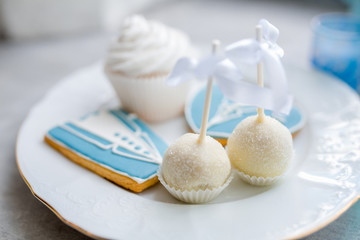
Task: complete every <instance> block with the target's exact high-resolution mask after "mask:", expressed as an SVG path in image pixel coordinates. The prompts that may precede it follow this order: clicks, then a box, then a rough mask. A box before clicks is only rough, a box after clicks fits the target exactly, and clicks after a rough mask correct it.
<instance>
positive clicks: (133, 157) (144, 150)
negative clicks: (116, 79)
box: [45, 110, 167, 192]
mask: <svg viewBox="0 0 360 240" xmlns="http://www.w3.org/2000/svg"><path fill="white" fill-rule="evenodd" d="M45 141H46V142H47V143H48V144H50V145H51V146H52V147H54V148H55V149H56V150H58V151H60V152H61V153H63V154H64V155H65V156H66V157H68V158H69V159H70V160H72V161H74V162H76V163H78V164H80V165H81V166H83V167H85V168H88V169H90V170H91V171H93V172H95V173H97V174H98V175H100V176H102V177H104V178H106V179H109V180H110V181H112V182H114V183H116V184H118V185H120V186H122V187H124V188H126V189H130V190H132V191H134V192H141V191H143V190H144V189H146V188H148V187H150V186H152V185H154V184H155V183H156V182H157V181H158V179H157V176H156V174H157V170H158V168H159V165H160V163H161V161H162V156H163V154H164V152H165V150H166V149H167V144H166V143H165V142H164V141H163V140H162V139H161V138H160V137H159V136H157V135H156V134H155V133H154V132H153V131H152V130H151V129H150V128H149V127H148V126H147V125H146V124H145V123H144V122H142V121H141V120H140V119H139V118H137V117H136V116H135V115H133V114H129V113H127V112H125V111H123V110H106V111H99V112H94V113H91V114H88V115H86V116H84V117H82V118H80V119H79V120H76V121H69V122H66V123H64V124H62V125H59V126H56V127H54V128H52V129H50V130H49V131H48V132H47V134H46V136H45Z"/></svg>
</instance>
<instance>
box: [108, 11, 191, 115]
mask: <svg viewBox="0 0 360 240" xmlns="http://www.w3.org/2000/svg"><path fill="white" fill-rule="evenodd" d="M194 53H195V51H194V49H193V48H192V47H191V46H190V42H189V40H188V38H187V36H186V35H185V34H184V33H182V32H180V31H179V30H175V29H173V28H169V27H166V26H165V25H163V24H161V23H159V22H155V21H147V20H146V19H145V18H144V17H142V16H139V15H134V16H131V17H128V18H126V19H125V20H124V22H123V24H122V28H121V33H120V36H119V37H118V38H117V40H116V41H115V42H114V43H113V44H112V45H111V46H110V49H109V51H108V56H107V60H106V63H105V73H106V75H107V76H108V78H109V80H110V82H111V83H112V85H113V87H114V89H115V91H116V93H117V95H118V97H119V99H120V101H121V104H122V107H123V108H124V109H126V110H128V111H130V112H134V113H136V114H137V115H138V116H139V117H140V118H142V119H143V120H145V121H149V122H157V121H163V120H167V119H170V118H173V117H176V116H178V115H180V114H181V113H182V112H183V108H184V103H185V99H186V96H187V93H188V90H189V83H185V84H181V85H179V86H178V87H169V86H167V84H166V82H165V81H166V77H167V76H168V74H169V73H170V72H171V70H172V68H173V67H174V65H175V63H176V61H177V60H178V59H179V58H181V57H191V56H193V55H194Z"/></svg>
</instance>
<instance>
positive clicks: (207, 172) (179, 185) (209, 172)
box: [158, 41, 231, 203]
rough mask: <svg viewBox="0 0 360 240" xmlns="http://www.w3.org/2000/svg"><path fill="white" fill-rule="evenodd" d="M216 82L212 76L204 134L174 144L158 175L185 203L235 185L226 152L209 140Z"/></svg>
mask: <svg viewBox="0 0 360 240" xmlns="http://www.w3.org/2000/svg"><path fill="white" fill-rule="evenodd" d="M218 45H219V42H218V41H214V42H213V54H215V52H216V49H217V48H218ZM213 66H214V65H213ZM213 66H212V67H210V68H209V69H210V70H212V68H213ZM213 81H214V78H213V77H212V75H209V80H208V84H207V93H206V98H205V105H204V112H203V119H202V125H201V130H200V134H193V133H188V134H185V135H183V136H181V137H180V138H178V139H177V140H176V141H175V142H173V143H172V144H171V145H170V146H169V148H168V149H167V150H166V152H165V154H164V158H163V162H162V165H161V168H160V171H159V174H158V177H159V180H160V182H161V183H162V184H163V185H164V186H165V188H166V189H167V190H168V191H169V192H170V193H171V194H172V195H173V196H174V197H176V198H178V199H179V200H182V201H184V202H189V203H203V202H208V201H210V200H212V199H213V198H215V197H216V196H217V195H218V194H220V192H221V191H222V190H223V189H224V188H225V187H226V186H227V185H228V184H229V182H230V181H231V177H230V174H231V163H230V160H229V158H228V156H227V153H226V151H225V149H224V148H223V147H222V145H221V144H220V143H219V142H217V141H216V140H215V139H213V138H211V137H209V136H206V129H207V122H208V118H209V109H210V100H211V93H212V85H213Z"/></svg>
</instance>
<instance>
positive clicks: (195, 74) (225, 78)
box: [166, 56, 242, 97]
mask: <svg viewBox="0 0 360 240" xmlns="http://www.w3.org/2000/svg"><path fill="white" fill-rule="evenodd" d="M211 76H213V77H214V78H215V81H216V83H217V85H218V86H219V87H220V88H221V89H224V88H227V85H228V84H229V83H231V82H238V81H239V80H240V79H241V78H242V74H241V72H240V70H239V69H238V68H237V67H236V66H235V65H234V64H233V63H232V62H231V61H229V60H227V59H224V58H223V57H219V56H209V57H206V58H204V59H202V60H200V61H197V60H196V59H193V58H181V59H179V60H178V61H177V62H176V64H175V66H174V68H173V70H172V72H171V73H170V75H169V76H168V78H167V80H166V82H167V84H168V85H169V86H177V85H179V84H180V83H182V82H186V81H189V80H192V79H197V80H207V79H208V78H209V77H211ZM227 97H228V96H227ZM230 97H231V96H230Z"/></svg>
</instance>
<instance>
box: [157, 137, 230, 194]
mask: <svg viewBox="0 0 360 240" xmlns="http://www.w3.org/2000/svg"><path fill="white" fill-rule="evenodd" d="M198 139H199V135H198V134H194V133H187V134H184V135H183V136H181V137H180V138H178V139H177V140H176V141H175V142H174V143H172V144H171V145H170V146H169V148H168V149H167V150H166V152H165V154H164V158H163V162H162V166H161V172H162V176H163V178H164V180H165V182H166V183H167V184H168V185H169V186H170V187H174V188H175V189H180V190H182V191H184V190H189V191H191V190H195V191H197V190H199V189H202V190H205V189H213V188H216V187H220V186H222V185H223V184H224V183H225V182H226V180H227V179H228V177H229V175H230V172H231V163H230V160H229V158H228V156H227V154H226V151H225V149H224V148H223V146H222V145H221V144H220V143H219V142H218V141H216V140H215V139H213V138H212V137H209V136H206V138H205V140H204V141H203V142H202V143H201V144H200V143H198Z"/></svg>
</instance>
